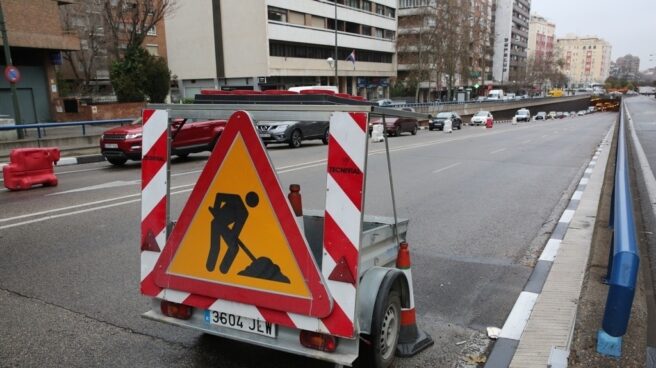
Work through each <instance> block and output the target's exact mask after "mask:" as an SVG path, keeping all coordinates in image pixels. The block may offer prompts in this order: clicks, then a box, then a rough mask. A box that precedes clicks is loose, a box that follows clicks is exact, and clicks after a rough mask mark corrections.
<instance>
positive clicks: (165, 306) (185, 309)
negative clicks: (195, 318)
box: [160, 300, 194, 319]
mask: <svg viewBox="0 0 656 368" xmlns="http://www.w3.org/2000/svg"><path fill="white" fill-rule="evenodd" d="M160 306H161V309H162V313H163V314H164V315H165V316H168V317H173V318H177V319H189V318H191V312H192V311H193V310H194V309H193V308H192V307H190V306H188V305H184V304H178V303H173V302H169V301H166V300H162V304H161V305H160Z"/></svg>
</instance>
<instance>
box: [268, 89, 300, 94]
mask: <svg viewBox="0 0 656 368" xmlns="http://www.w3.org/2000/svg"><path fill="white" fill-rule="evenodd" d="M262 93H264V94H265V95H297V94H298V92H294V91H285V90H282V89H267V90H266V91H262Z"/></svg>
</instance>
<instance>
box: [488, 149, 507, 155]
mask: <svg viewBox="0 0 656 368" xmlns="http://www.w3.org/2000/svg"><path fill="white" fill-rule="evenodd" d="M505 150H506V149H505V148H500V149H498V150H494V151H492V152H490V154H491V155H493V154H495V153H499V152H503V151H505Z"/></svg>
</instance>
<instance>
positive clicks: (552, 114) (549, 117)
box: [547, 111, 556, 119]
mask: <svg viewBox="0 0 656 368" xmlns="http://www.w3.org/2000/svg"><path fill="white" fill-rule="evenodd" d="M555 118H556V112H555V111H549V114H547V119H555Z"/></svg>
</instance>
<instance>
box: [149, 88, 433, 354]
mask: <svg viewBox="0 0 656 368" xmlns="http://www.w3.org/2000/svg"><path fill="white" fill-rule="evenodd" d="M311 98H312V101H313V104H309V105H308V104H302V103H298V99H297V100H296V102H293V103H292V104H280V103H274V104H270V103H269V104H249V103H243V104H193V105H159V104H151V105H149V106H148V107H147V108H146V109H145V110H144V112H143V124H144V129H143V148H142V211H141V216H142V223H141V293H142V294H143V295H145V296H147V297H150V298H152V310H150V311H148V312H146V313H145V314H144V317H146V318H149V319H152V320H156V321H161V322H166V323H169V324H173V325H177V326H180V327H186V328H192V329H196V330H199V331H201V332H204V333H208V334H213V335H217V336H222V337H225V338H229V339H233V340H237V341H242V342H245V343H250V344H254V345H259V346H264V347H268V348H272V349H277V350H281V351H285V352H290V353H294V354H299V355H303V356H308V357H313V358H316V359H321V360H325V361H329V362H334V363H335V364H336V365H346V366H350V365H352V364H353V362H354V361H355V360H356V359H358V358H360V361H364V362H365V364H363V365H364V366H374V367H388V366H389V365H390V364H391V363H392V361H393V359H394V357H395V355H396V356H412V355H414V354H416V353H418V352H419V351H421V350H423V349H424V348H426V347H428V346H431V345H432V344H433V341H432V339H431V337H430V336H428V335H427V334H426V333H424V332H423V331H422V330H420V329H419V328H418V327H417V325H416V322H415V310H414V295H413V287H412V276H411V269H410V254H409V249H408V245H407V243H406V232H407V228H408V220H404V219H397V216H396V208H395V207H396V206H395V204H394V206H393V208H394V216H393V217H379V216H368V215H365V214H364V211H363V209H364V199H365V179H366V173H367V156H368V155H367V149H368V135H367V122H368V118H369V115H370V114H374V115H382V116H383V117H384V116H387V115H389V116H413V117H417V115H420V114H415V113H411V112H405V111H397V110H391V109H384V108H379V107H374V106H371V105H369V104H362V103H359V101H358V103H357V104H350V100H349V99H345V98H342V99H341V100H340V98H337V97H331V98H330V99H329V100H330V101H332V102H331V103H332V104H331V105H326V104H320V103H321V102H317V99H316V96H313V97H311ZM342 100H343V101H342ZM301 102H302V98H301ZM335 103H337V104H335ZM421 117H422V118H425V117H423V116H421ZM180 118H183V119H187V118H191V119H207V118H212V119H228V118H229V121H228V124H227V125H226V128H225V130H224V132H223V133H222V135H221V137H220V139H219V140H218V142H217V144H216V146H215V147H214V150H213V151H212V153H211V155H210V157H209V159H208V162H207V164H206V165H205V167H204V169H203V171H202V173H201V174H200V177H199V178H198V181H197V183H196V184H195V186H194V189H193V191H192V192H191V194H190V196H189V199H188V201H187V202H186V204H185V206H184V208H183V210H182V212H181V213H180V216H179V217H178V218H177V220H176V221H175V222H173V221H171V219H170V214H169V205H170V195H171V191H172V190H175V189H176V188H175V187H174V188H172V187H171V181H170V177H171V174H170V143H169V142H170V140H171V138H170V131H171V129H170V124H171V121H172V119H180ZM265 119H266V120H278V121H284V120H295V121H298V120H306V121H329V124H330V125H329V129H330V139H329V144H328V150H327V159H326V160H325V162H326V170H327V182H326V206H325V210H321V211H316V210H315V211H309V210H303V209H302V206H301V203H300V202H301V201H300V192H299V187H298V186H295V185H292V186H291V188H290V189H291V193H289V195H286V194H285V193H284V190H283V188H282V186H281V184H280V182H279V180H278V177H277V175H276V173H275V170H274V168H273V165H272V163H271V161H270V159H269V157H268V154H267V152H266V148H265V146H264V144H263V143H262V141H261V140H260V139H259V136H258V132H257V130H256V128H255V125H254V121H257V120H265ZM386 143H387V142H386ZM386 147H388V146H387V144H386ZM387 159H388V164H389V150H387ZM388 169H389V173H390V187H391V188H392V203H394V196H393V183H392V180H391V166H389V165H388Z"/></svg>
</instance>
